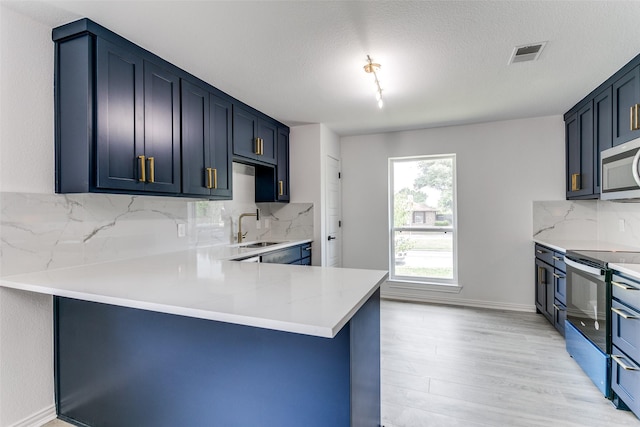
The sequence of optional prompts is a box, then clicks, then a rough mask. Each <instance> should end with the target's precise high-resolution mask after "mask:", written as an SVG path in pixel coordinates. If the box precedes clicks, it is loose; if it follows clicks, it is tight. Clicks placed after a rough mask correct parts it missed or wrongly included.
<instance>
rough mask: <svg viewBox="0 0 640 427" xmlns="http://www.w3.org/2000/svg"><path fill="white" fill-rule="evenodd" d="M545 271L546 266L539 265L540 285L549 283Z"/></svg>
mask: <svg viewBox="0 0 640 427" xmlns="http://www.w3.org/2000/svg"><path fill="white" fill-rule="evenodd" d="M545 272H546V270H545V269H544V267H538V283H539V284H540V285H546V284H547V278H546V274H545Z"/></svg>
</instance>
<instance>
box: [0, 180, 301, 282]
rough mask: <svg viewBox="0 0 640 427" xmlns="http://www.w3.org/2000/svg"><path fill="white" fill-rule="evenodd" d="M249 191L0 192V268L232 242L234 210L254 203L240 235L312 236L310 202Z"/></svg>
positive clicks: (26, 268) (25, 268)
mask: <svg viewBox="0 0 640 427" xmlns="http://www.w3.org/2000/svg"><path fill="white" fill-rule="evenodd" d="M234 179H235V177H234ZM243 179H247V180H249V178H248V177H245V176H240V177H239V179H238V184H240V185H242V180H243ZM235 184H236V183H235V182H234V185H235ZM249 197H251V196H249ZM249 197H246V196H243V197H238V198H237V199H236V200H233V201H202V200H192V199H180V198H170V197H152V196H127V195H107V194H73V195H58V194H25V193H0V274H1V275H4V276H6V275H11V274H18V273H25V272H31V271H41V270H46V269H52V268H61V267H69V266H75V265H81V264H88V263H94V262H103V261H108V260H113V259H121V258H130V257H136V256H145V255H153V254H158V253H166V252H173V251H178V250H184V249H188V248H193V247H199V246H210V245H221V244H229V243H233V242H234V236H235V234H236V233H237V227H238V216H239V215H240V214H241V213H243V212H255V210H256V206H258V207H259V208H260V209H261V219H260V221H256V219H255V218H253V217H247V218H244V219H243V222H242V228H243V231H247V236H246V237H245V241H249V240H257V239H276V240H281V239H310V238H313V205H312V204H311V203H289V204H280V203H261V204H258V205H256V204H255V203H253V202H251V200H250V199H249ZM179 224H184V228H185V236H184V237H179V236H178V225H179ZM258 227H259V228H258Z"/></svg>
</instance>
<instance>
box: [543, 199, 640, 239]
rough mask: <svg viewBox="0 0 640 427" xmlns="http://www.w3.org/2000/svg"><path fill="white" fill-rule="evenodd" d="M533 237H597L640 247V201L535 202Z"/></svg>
mask: <svg viewBox="0 0 640 427" xmlns="http://www.w3.org/2000/svg"><path fill="white" fill-rule="evenodd" d="M533 237H537V238H540V239H545V238H549V239H559V240H578V241H580V240H591V241H593V240H596V241H600V242H608V243H615V244H619V245H623V246H626V247H631V248H639V249H640V203H619V202H608V201H602V200H574V201H570V200H559V201H547V202H533Z"/></svg>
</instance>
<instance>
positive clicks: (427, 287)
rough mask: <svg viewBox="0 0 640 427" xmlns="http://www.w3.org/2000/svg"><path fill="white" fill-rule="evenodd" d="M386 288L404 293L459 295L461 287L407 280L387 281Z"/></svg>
mask: <svg viewBox="0 0 640 427" xmlns="http://www.w3.org/2000/svg"><path fill="white" fill-rule="evenodd" d="M386 286H387V287H388V288H389V289H395V290H406V291H433V292H445V293H450V294H459V293H460V291H462V286H460V285H458V284H449V283H433V282H432V283H428V282H412V281H409V280H387V282H386Z"/></svg>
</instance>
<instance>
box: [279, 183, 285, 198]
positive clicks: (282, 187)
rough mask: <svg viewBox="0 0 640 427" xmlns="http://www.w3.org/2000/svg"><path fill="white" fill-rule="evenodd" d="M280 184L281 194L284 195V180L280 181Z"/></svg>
mask: <svg viewBox="0 0 640 427" xmlns="http://www.w3.org/2000/svg"><path fill="white" fill-rule="evenodd" d="M278 186H279V187H280V192H279V194H278V195H279V196H284V181H278Z"/></svg>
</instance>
